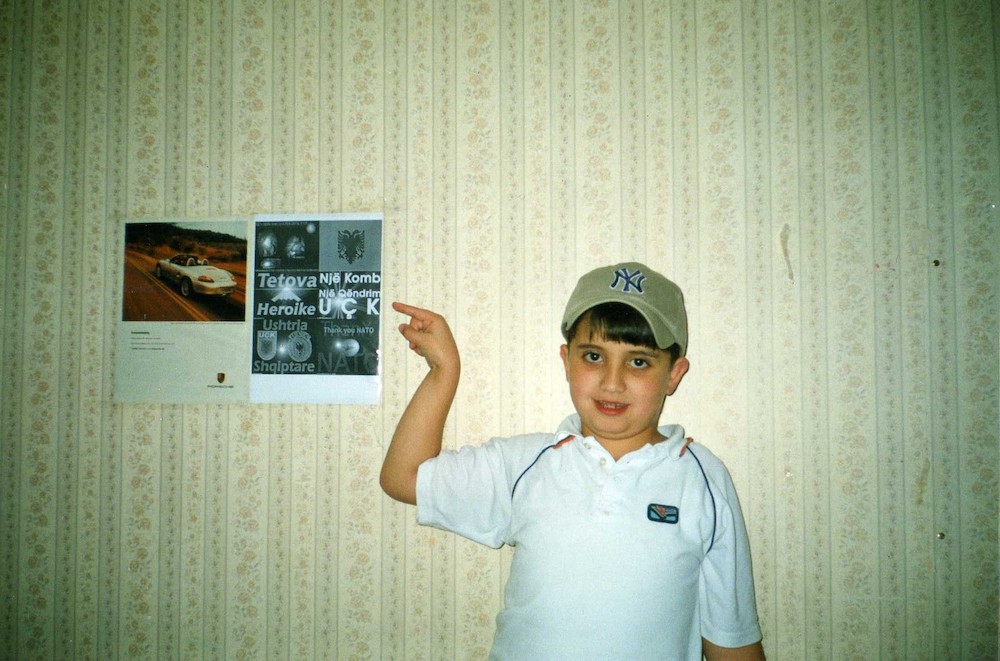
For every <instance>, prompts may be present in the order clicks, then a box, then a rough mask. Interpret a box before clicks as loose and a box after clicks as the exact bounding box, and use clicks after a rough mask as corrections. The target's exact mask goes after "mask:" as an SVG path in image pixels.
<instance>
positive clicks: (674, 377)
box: [667, 356, 691, 395]
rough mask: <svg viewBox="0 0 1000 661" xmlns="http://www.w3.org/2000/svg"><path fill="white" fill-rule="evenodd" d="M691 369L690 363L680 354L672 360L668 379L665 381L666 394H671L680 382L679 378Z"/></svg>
mask: <svg viewBox="0 0 1000 661" xmlns="http://www.w3.org/2000/svg"><path fill="white" fill-rule="evenodd" d="M689 369H691V363H690V362H688V359H687V358H686V357H684V356H681V357H680V358H678V359H677V360H675V361H674V364H673V365H671V367H670V381H669V382H668V383H667V394H668V395H673V394H674V392H675V391H676V390H677V386H679V385H680V384H681V379H683V378H684V375H685V374H687V371H688V370H689Z"/></svg>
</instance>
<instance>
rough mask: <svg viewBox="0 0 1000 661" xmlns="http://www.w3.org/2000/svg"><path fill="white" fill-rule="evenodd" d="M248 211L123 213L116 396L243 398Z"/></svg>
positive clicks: (150, 400)
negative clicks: (160, 216)
mask: <svg viewBox="0 0 1000 661" xmlns="http://www.w3.org/2000/svg"><path fill="white" fill-rule="evenodd" d="M249 223H250V218H249V217H230V218H207V219H189V218H180V219H164V220H155V221H145V220H144V221H126V222H125V223H124V241H123V246H124V254H123V259H122V272H121V273H122V278H121V282H120V284H121V288H120V293H121V301H122V308H121V317H120V324H119V325H118V334H117V338H116V349H117V353H116V358H115V380H114V393H115V399H116V400H117V401H119V402H148V403H193V404H201V403H210V402H246V401H247V398H248V393H249V380H250V375H249V371H248V370H247V368H246V362H245V359H244V356H245V355H246V354H245V350H246V346H247V345H248V344H249V341H250V333H249V324H248V323H247V257H248V255H247V245H248V244H247V232H248V230H249Z"/></svg>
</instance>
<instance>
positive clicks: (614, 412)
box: [560, 315, 689, 460]
mask: <svg viewBox="0 0 1000 661" xmlns="http://www.w3.org/2000/svg"><path fill="white" fill-rule="evenodd" d="M560 355H561V356H562V359H563V365H564V366H565V368H566V380H567V381H569V393H570V397H571V398H572V400H573V406H574V407H575V408H576V411H577V413H578V414H579V415H580V420H581V421H582V424H583V429H582V431H583V433H584V435H587V436H594V437H595V438H597V440H598V441H600V443H601V444H602V445H603V446H604V447H605V449H607V450H608V452H610V453H611V455H612V456H613V457H614V458H615V459H616V460H617V459H619V458H620V457H621V456H623V455H625V454H627V453H628V452H631V451H633V450H637V449H639V448H640V447H642V446H643V445H645V444H646V443H656V442H658V441H660V440H661V439H662V436H660V434H659V432H658V431H657V430H656V427H657V425H658V424H659V419H660V412H661V411H662V410H663V403H664V401H665V400H666V397H667V395H672V394H673V393H674V391H675V390H676V389H677V386H678V385H679V384H680V382H681V379H682V378H684V374H685V373H686V372H687V370H688V367H689V363H688V361H687V359H686V358H684V357H680V358H678V359H677V360H676V361H674V360H672V359H671V357H670V354H669V353H668V352H666V351H663V350H662V349H650V348H648V347H644V346H639V345H635V344H624V343H621V342H612V341H610V340H607V339H605V338H603V337H600V336H598V335H593V334H591V330H590V319H589V317H588V316H586V315H585V316H584V317H583V318H582V319H581V320H580V323H579V325H578V327H577V332H576V335H575V336H574V338H573V340H572V341H571V342H570V344H569V345H566V344H564V345H563V346H562V349H561V350H560Z"/></svg>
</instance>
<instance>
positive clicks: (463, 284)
mask: <svg viewBox="0 0 1000 661" xmlns="http://www.w3.org/2000/svg"><path fill="white" fill-rule="evenodd" d="M997 12H998V10H997V6H996V4H995V3H989V2H981V1H978V0H931V1H930V2H914V1H911V0H896V1H895V2H891V3H889V2H881V1H877V0H868V1H867V2H866V1H864V0H837V1H833V0H830V1H826V0H824V1H821V2H793V1H790V0H772V1H771V2H760V1H758V0H740V1H735V0H704V1H703V0H697V1H696V0H676V1H674V0H645V1H639V0H635V1H624V0H623V1H621V2H613V1H610V0H581V1H579V2H576V1H572V0H551V1H544V0H479V1H476V0H470V1H464V0H463V1H454V0H451V1H449V0H412V1H409V2H403V1H395V0H383V1H382V2H377V1H374V0H372V1H366V0H355V1H344V2H334V1H328V0H294V1H292V0H289V1H285V2H279V1H276V0H275V1H265V0H220V1H218V2H200V1H198V0H158V1H155V2H145V1H138V0H131V1H124V2H118V1H112V0H86V1H85V2H73V3H61V2H45V1H42V0H39V1H37V2H0V178H2V182H3V186H2V188H0V214H2V216H0V218H2V224H0V229H2V238H3V242H2V248H0V273H2V276H0V277H2V282H3V287H2V297H0V310H2V314H0V319H2V324H3V326H2V330H0V356H2V359H0V360H2V372H0V594H2V595H4V598H3V599H0V658H2V659H21V660H29V659H102V660H103V659H174V658H176V659H265V658H267V659H296V660H297V659H482V658H485V656H486V653H487V650H488V649H489V644H490V640H491V637H492V633H493V627H494V617H495V615H496V613H497V611H498V609H499V608H500V605H501V600H502V588H503V584H504V580H505V578H506V572H507V567H508V564H509V561H510V552H509V550H507V549H505V550H501V551H493V550H490V549H486V548H483V547H478V546H475V545H473V544H471V543H468V542H465V541H463V540H460V539H456V538H455V537H453V536H450V535H447V534H444V533H440V532H437V531H433V530H429V529H425V528H421V527H418V526H417V525H416V523H415V514H414V510H413V508H410V507H406V506H403V505H400V504H398V503H395V502H392V501H390V500H388V499H387V498H386V497H384V496H383V495H382V493H381V491H380V490H379V487H378V483H377V482H378V471H379V467H380V465H381V459H382V456H383V453H384V449H385V447H386V445H387V443H388V440H389V437H390V436H391V433H392V430H393V427H394V425H395V422H396V419H397V418H398V416H399V414H400V413H401V412H402V409H403V407H404V405H405V403H406V401H407V398H408V396H409V394H410V393H412V392H413V390H414V389H415V387H416V385H417V384H418V383H419V381H420V379H421V378H422V375H423V373H424V369H425V368H424V366H423V364H422V361H421V360H420V359H419V358H418V357H416V356H414V355H412V354H410V353H409V352H408V351H407V349H406V346H405V342H402V341H401V340H400V338H399V337H398V336H397V335H396V334H395V332H394V331H393V328H394V327H395V325H396V323H397V322H396V320H395V319H393V318H392V317H391V316H390V315H392V314H393V313H392V312H391V311H390V310H389V307H388V305H386V306H384V308H383V313H384V314H385V315H386V316H387V319H386V320H385V323H384V324H383V327H384V328H386V329H387V330H386V331H385V334H384V337H383V356H382V358H383V376H384V387H383V397H382V403H381V404H380V405H378V406H330V405H324V406H318V405H269V406H254V405H242V406H237V405H230V406H222V405H215V404H191V405H184V406H179V405H131V404H130V405H122V404H117V403H115V402H114V401H113V398H112V384H113V382H114V373H113V365H114V360H113V351H114V347H115V333H116V328H117V321H118V319H117V315H118V313H119V310H120V300H119V294H118V281H117V278H118V274H119V273H120V271H121V263H120V261H121V257H120V256H121V254H122V245H121V242H122V237H121V227H122V222H123V220H124V219H125V218H131V219H137V218H162V217H168V216H180V215H184V216H220V215H231V214H244V215H247V214H254V213H282V212H338V211H360V210H376V211H382V212H384V214H385V227H386V231H385V241H384V265H385V267H384V268H385V270H384V274H383V277H384V285H383V286H384V290H385V296H386V300H387V301H388V300H395V299H400V300H405V301H408V302H411V303H414V304H417V305H422V306H425V307H432V308H434V309H436V310H438V311H441V312H442V313H444V314H445V315H446V316H447V317H448V318H449V320H450V322H451V323H452V326H453V328H454V330H455V334H456V337H457V339H458V342H459V344H460V347H461V349H462V352H463V363H464V371H463V382H462V385H461V387H460V391H459V395H458V398H457V402H456V405H455V407H454V409H453V411H452V415H451V417H450V419H449V423H448V429H447V434H446V436H447V437H446V444H447V445H449V446H451V447H455V446H459V445H462V444H466V443H479V442H482V441H484V440H485V439H487V438H489V437H490V436H493V435H509V434H514V433H518V432H521V431H542V430H549V429H553V428H554V426H555V425H556V424H557V423H558V422H559V420H561V419H562V417H563V416H564V415H565V414H566V413H568V412H569V406H570V403H569V398H568V395H567V392H566V387H565V380H564V377H563V374H562V368H561V364H560V362H559V359H558V347H559V344H560V341H561V339H560V336H559V333H558V321H559V318H560V316H561V312H562V305H563V304H564V301H565V298H566V296H567V295H568V293H569V291H570V290H571V289H572V287H573V284H574V283H575V281H576V279H577V277H578V276H579V275H580V274H582V273H583V272H584V271H586V270H589V269H590V268H592V267H594V266H596V265H598V264H601V263H605V262H611V261H616V260H623V259H638V260H642V261H646V262H648V263H650V264H651V265H654V266H656V267H658V268H659V269H661V270H662V271H664V272H665V273H667V274H668V275H670V276H671V277H672V278H674V279H675V280H676V281H677V282H678V283H679V284H680V285H681V286H682V287H683V288H684V290H685V293H686V297H687V300H688V304H689V312H690V316H691V325H692V333H691V350H690V357H691V361H692V371H691V372H690V373H689V375H688V376H687V377H686V379H685V381H684V383H683V385H682V386H681V388H680V390H679V392H678V394H677V395H676V396H675V397H673V398H671V400H670V401H669V402H668V404H667V409H666V411H665V414H664V415H665V418H668V419H670V420H671V421H677V422H680V423H682V424H684V425H685V427H686V428H687V430H688V432H689V433H690V434H691V435H692V436H694V437H695V438H697V439H698V440H699V441H700V442H703V443H705V444H707V445H709V446H710V447H711V448H712V449H713V450H714V451H715V452H716V453H717V454H718V455H720V456H721V457H722V458H723V460H724V461H726V463H727V465H728V466H729V468H730V471H731V472H732V474H733V476H734V480H735V482H736V485H737V489H738V491H739V494H740V497H741V501H742V505H743V509H744V513H745V516H746V518H747V523H748V527H749V531H750V536H751V544H752V549H753V559H754V573H755V578H756V585H757V601H758V606H759V612H760V617H761V624H762V628H763V631H764V646H765V649H766V650H767V653H768V657H769V658H771V659H779V660H780V659H789V660H799V659H838V660H839V659H881V658H885V659H894V658H906V659H945V658H947V659H984V658H994V657H995V656H996V653H997V632H998V621H997V618H998V615H997V614H998V602H997V595H998V590H1000V583H998V575H997V572H998V570H997V567H998V543H997V530H998V524H997V514H998V479H1000V478H998V469H997V466H998V445H1000V387H998V384H1000V354H998V337H997V336H998V329H1000V311H998V308H1000V303H998V284H1000V282H998V273H1000V211H998V204H1000V135H998V120H1000V117H998V115H1000V113H998V98H1000V96H998V80H1000V74H998V57H997V53H998V51H997V39H996V26H997V25H998V22H1000V15H998V13H997Z"/></svg>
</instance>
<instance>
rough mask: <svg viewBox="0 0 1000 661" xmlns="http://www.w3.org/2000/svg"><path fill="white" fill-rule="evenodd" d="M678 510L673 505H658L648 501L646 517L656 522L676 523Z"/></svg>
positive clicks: (678, 515) (678, 514)
mask: <svg viewBox="0 0 1000 661" xmlns="http://www.w3.org/2000/svg"><path fill="white" fill-rule="evenodd" d="M679 517H680V510H679V509H677V508H676V507H674V506H673V505H658V504H656V503H650V504H649V507H647V508H646V518H648V519H649V520H650V521H654V522H656V523H677V519H678V518H679Z"/></svg>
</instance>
